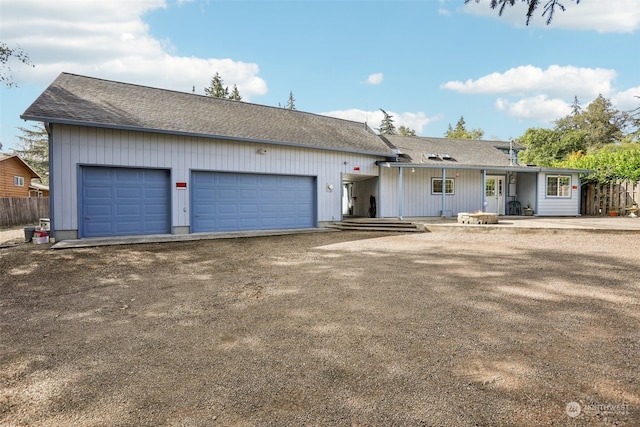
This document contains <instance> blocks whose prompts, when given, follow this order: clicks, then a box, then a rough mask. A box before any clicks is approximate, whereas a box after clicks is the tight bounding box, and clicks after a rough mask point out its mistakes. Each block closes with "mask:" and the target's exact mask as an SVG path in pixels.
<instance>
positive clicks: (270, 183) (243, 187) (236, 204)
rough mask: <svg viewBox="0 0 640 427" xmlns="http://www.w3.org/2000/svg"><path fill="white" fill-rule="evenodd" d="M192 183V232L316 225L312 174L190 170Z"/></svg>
mask: <svg viewBox="0 0 640 427" xmlns="http://www.w3.org/2000/svg"><path fill="white" fill-rule="evenodd" d="M191 182H192V198H191V204H192V208H191V212H192V213H193V214H192V218H191V227H192V231H193V232H206V231H234V230H252V229H255V230H260V229H279V228H303V227H305V228H306V227H314V226H315V202H314V201H315V178H314V177H301V176H281V175H262V174H242V173H228V172H193V174H192V179H191ZM298 196H301V197H300V200H298Z"/></svg>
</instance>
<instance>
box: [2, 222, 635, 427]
mask: <svg viewBox="0 0 640 427" xmlns="http://www.w3.org/2000/svg"><path fill="white" fill-rule="evenodd" d="M19 238H22V236H19ZM48 247H49V245H28V244H17V245H15V246H11V247H6V248H3V249H0V272H1V275H0V278H1V279H0V280H1V283H0V425H2V426H3V427H5V426H27V425H33V426H36V425H37V426H69V425H82V426H103V425H118V426H159V425H167V426H210V425H224V426H282V425H295V426H298V425H327V426H333V425H336V426H348V425H351V426H359V425H384V426H389V425H402V426H405V425H407V426H413V425H416V426H418V425H429V426H431V425H441V426H476V425H479V426H493V425H496V426H505V425H507V426H532V425H569V426H580V425H626V426H637V425H640V357H639V356H638V355H639V353H640V292H639V291H640V269H639V267H638V266H640V252H639V251H638V244H637V234H636V235H624V234H621V233H617V234H596V233H585V232H582V233H575V234H572V233H563V234H562V235H553V234H548V233H547V234H544V233H543V234H536V233H528V234H513V233H509V234H501V233H488V234H483V233H457V232H451V233H425V234H411V235H396V234H382V233H366V232H341V233H319V234H306V235H292V236H276V237H260V238H245V239H237V240H211V241H197V242H179V243H166V244H145V245H131V246H111V247H100V248H90V249H73V250H71V249H70V250H60V251H51V250H48Z"/></svg>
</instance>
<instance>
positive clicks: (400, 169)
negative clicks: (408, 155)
mask: <svg viewBox="0 0 640 427" xmlns="http://www.w3.org/2000/svg"><path fill="white" fill-rule="evenodd" d="M402 169H403V168H402V167H399V168H398V218H400V219H403V218H402V193H403V191H402V175H403V174H402Z"/></svg>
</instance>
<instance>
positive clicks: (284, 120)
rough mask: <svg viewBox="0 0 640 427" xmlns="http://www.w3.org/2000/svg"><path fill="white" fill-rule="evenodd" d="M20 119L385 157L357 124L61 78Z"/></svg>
mask: <svg viewBox="0 0 640 427" xmlns="http://www.w3.org/2000/svg"><path fill="white" fill-rule="evenodd" d="M21 118H23V119H26V120H37V121H46V122H52V123H68V124H76V125H86V126H97V127H109V128H122V129H135V130H146V131H151V132H162V133H173V134H187V135H198V136H203V137H213V138H224V139H237V140H249V141H258V142H266V143H274V144H285V145H296V146H307V147H314V148H321V149H332V150H338V151H348V152H357V153H368V154H376V155H382V156H389V155H392V151H391V150H390V148H389V147H388V146H387V145H386V144H385V143H384V142H383V141H382V140H381V139H380V138H379V137H378V136H377V135H376V134H375V133H374V132H373V131H372V130H371V129H370V128H368V127H367V126H366V124H364V123H359V122H354V121H349V120H343V119H337V118H333V117H326V116H321V115H318V114H312V113H305V112H301V111H295V110H288V109H284V108H277V107H268V106H264V105H258V104H250V103H247V102H241V101H233V100H228V99H220V98H212V97H209V96H203V95H196V94H191V93H185V92H176V91H171V90H166V89H157V88H151V87H146V86H139V85H133V84H128V83H120V82H114V81H109V80H102V79H97V78H92V77H85V76H79V75H75V74H68V73H62V74H60V75H59V76H58V77H57V78H56V79H55V80H54V81H53V83H51V85H50V86H49V87H48V88H47V89H46V90H45V91H44V92H43V93H42V94H41V95H40V96H39V97H38V98H37V99H36V100H35V101H34V102H33V104H31V106H29V108H27V110H26V111H25V112H24V114H23V115H22V116H21Z"/></svg>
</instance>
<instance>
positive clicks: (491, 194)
mask: <svg viewBox="0 0 640 427" xmlns="http://www.w3.org/2000/svg"><path fill="white" fill-rule="evenodd" d="M484 190H485V197H486V202H487V212H491V213H497V214H498V215H504V176H490V175H488V176H487V181H486V184H485V189H484Z"/></svg>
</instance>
